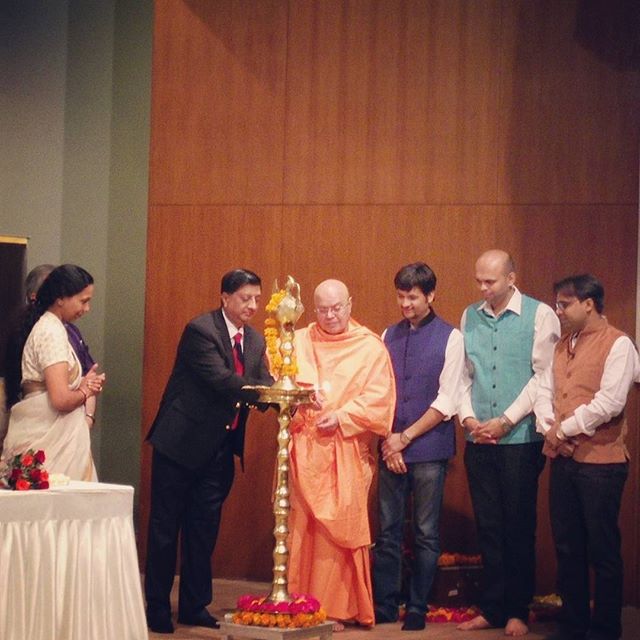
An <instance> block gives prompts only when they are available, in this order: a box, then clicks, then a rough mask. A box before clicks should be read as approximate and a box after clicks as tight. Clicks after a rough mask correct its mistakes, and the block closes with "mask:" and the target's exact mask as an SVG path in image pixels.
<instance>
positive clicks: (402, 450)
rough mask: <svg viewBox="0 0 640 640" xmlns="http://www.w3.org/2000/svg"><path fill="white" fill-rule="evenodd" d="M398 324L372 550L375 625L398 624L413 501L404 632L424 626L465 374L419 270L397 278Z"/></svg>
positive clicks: (392, 341)
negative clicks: (408, 505) (389, 427)
mask: <svg viewBox="0 0 640 640" xmlns="http://www.w3.org/2000/svg"><path fill="white" fill-rule="evenodd" d="M394 284H395V287H396V295H397V301H398V306H399V307H400V311H401V313H402V316H403V320H401V321H400V322H398V324H394V325H393V326H391V327H389V328H388V329H387V330H386V331H385V333H384V336H383V338H384V342H385V345H386V346H387V349H388V351H389V354H390V355H391V362H392V364H393V372H394V375H395V379H396V411H395V416H394V421H393V431H392V434H391V435H390V436H389V437H388V438H387V439H386V440H385V442H384V443H383V445H382V460H381V461H380V468H379V475H378V502H379V510H380V533H379V535H378V538H377V540H376V544H375V547H374V564H373V594H374V607H375V616H376V623H384V622H395V621H396V620H397V619H398V606H399V604H400V598H401V593H400V590H401V577H402V539H403V529H404V527H403V523H404V515H405V501H406V499H407V498H408V496H409V494H410V493H411V494H413V525H414V556H415V562H414V563H413V567H412V572H411V581H410V588H409V594H408V599H407V607H406V611H407V613H406V617H405V620H404V624H403V627H402V629H403V630H404V631H417V630H420V629H424V627H425V614H426V611H427V597H428V595H429V591H430V590H431V585H432V583H433V578H434V575H435V572H436V568H437V564H438V557H439V555H440V540H439V520H440V508H441V506H442V494H443V490H444V479H445V473H446V469H447V461H448V459H449V458H451V457H452V456H453V455H454V453H455V433H454V423H453V414H455V411H456V407H457V400H458V394H457V391H458V388H459V385H460V381H461V376H462V371H463V368H464V341H463V338H462V334H461V333H460V331H458V330H457V329H454V328H453V327H452V326H451V325H449V324H447V323H446V322H444V321H443V320H441V319H440V318H438V316H436V314H435V312H434V311H433V309H432V307H431V305H432V303H433V299H434V296H435V288H436V275H435V273H433V271H432V270H431V269H430V268H429V267H428V266H427V265H426V264H425V263H424V262H416V263H414V264H409V265H407V266H405V267H402V269H400V271H398V273H397V274H396V277H395V279H394Z"/></svg>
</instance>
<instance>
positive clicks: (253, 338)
mask: <svg viewBox="0 0 640 640" xmlns="http://www.w3.org/2000/svg"><path fill="white" fill-rule="evenodd" d="M243 354H244V371H245V374H244V376H239V375H237V374H236V372H235V367H234V364H233V351H232V347H231V341H230V338H229V331H228V330H227V326H226V324H225V321H224V318H223V316H222V311H221V310H220V309H216V310H215V311H211V312H209V313H205V314H203V315H201V316H198V317H197V318H194V319H193V320H191V322H189V324H187V326H186V327H185V329H184V332H183V333H182V337H181V339H180V343H179V345H178V352H177V355H176V361H175V364H174V366H173V371H172V372H171V376H170V378H169V381H168V382H167V387H166V389H165V391H164V395H163V397H162V402H161V403H160V408H159V409H158V415H157V416H156V418H155V420H154V422H153V424H152V426H151V429H150V431H149V434H148V435H147V439H148V440H149V441H150V442H151V444H152V445H153V446H154V447H155V448H156V449H157V450H158V451H159V452H160V453H162V454H163V455H165V456H167V457H168V458H170V459H171V460H173V461H175V462H177V463H178V464H181V465H183V466H185V467H188V468H190V469H197V468H198V467H200V466H202V465H203V464H205V463H206V462H207V461H208V460H210V459H211V458H212V457H213V455H214V454H215V453H216V452H217V451H218V449H219V448H220V447H221V446H223V445H224V444H226V443H227V442H228V440H229V439H231V443H232V446H233V451H234V453H236V454H237V455H239V456H242V450H243V447H244V432H245V425H246V422H247V416H248V414H249V407H248V405H247V403H248V402H255V401H257V394H256V393H255V392H247V391H242V387H243V386H244V385H248V384H249V385H256V384H260V385H271V384H273V379H272V378H271V376H270V375H269V371H268V369H267V362H266V357H265V342H264V338H263V337H262V335H260V334H259V333H258V332H257V331H255V330H254V329H252V328H251V327H249V326H247V325H245V327H244V344H243ZM238 412H239V417H238V425H237V427H236V429H234V430H231V424H232V422H233V420H234V418H235V416H236V414H238Z"/></svg>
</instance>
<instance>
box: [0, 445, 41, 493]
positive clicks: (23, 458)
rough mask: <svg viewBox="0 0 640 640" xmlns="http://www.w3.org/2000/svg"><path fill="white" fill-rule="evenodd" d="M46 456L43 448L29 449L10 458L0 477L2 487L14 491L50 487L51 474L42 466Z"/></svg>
mask: <svg viewBox="0 0 640 640" xmlns="http://www.w3.org/2000/svg"><path fill="white" fill-rule="evenodd" d="M45 460H46V456H45V453H44V451H42V450H41V449H40V450H38V451H35V450H34V449H29V450H28V451H26V452H25V453H20V454H17V455H14V456H13V457H11V458H9V460H8V461H7V463H6V469H4V470H3V472H2V477H1V478H0V487H2V488H3V489H12V490H14V491H29V490H30V489H48V488H49V474H48V472H47V470H46V469H43V468H42V465H43V464H44V461H45Z"/></svg>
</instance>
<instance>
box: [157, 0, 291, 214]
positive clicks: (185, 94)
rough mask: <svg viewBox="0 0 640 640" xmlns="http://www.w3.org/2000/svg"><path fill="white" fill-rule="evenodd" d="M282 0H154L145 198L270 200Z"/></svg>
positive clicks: (277, 152) (278, 162) (280, 112)
mask: <svg viewBox="0 0 640 640" xmlns="http://www.w3.org/2000/svg"><path fill="white" fill-rule="evenodd" d="M286 16H287V13H286V2H284V1H283V0H260V2H253V1H252V0H216V2H209V1H208V0H187V1H183V0H179V1H177V0H157V2H156V4H155V30H154V54H153V78H154V80H153V84H152V112H151V113H152V118H151V122H152V134H151V135H152V139H153V143H152V145H151V178H150V182H151V189H150V201H151V203H153V204H157V203H161V204H194V203H200V204H211V203H213V204H235V203H259V204H263V203H268V204H272V203H274V202H280V194H281V192H282V186H281V185H282V157H283V148H284V140H283V130H284V80H285V46H286V41H287V39H286V27H287V24H286Z"/></svg>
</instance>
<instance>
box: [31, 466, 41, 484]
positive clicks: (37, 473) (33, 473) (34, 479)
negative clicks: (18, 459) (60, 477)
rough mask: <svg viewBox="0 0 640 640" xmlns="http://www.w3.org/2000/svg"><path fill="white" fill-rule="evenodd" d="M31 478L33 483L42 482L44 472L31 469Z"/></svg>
mask: <svg viewBox="0 0 640 640" xmlns="http://www.w3.org/2000/svg"><path fill="white" fill-rule="evenodd" d="M29 478H31V482H40V480H41V479H42V471H40V469H31V471H30V472H29Z"/></svg>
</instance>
